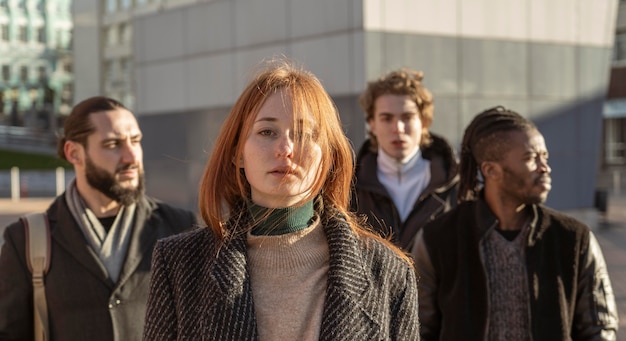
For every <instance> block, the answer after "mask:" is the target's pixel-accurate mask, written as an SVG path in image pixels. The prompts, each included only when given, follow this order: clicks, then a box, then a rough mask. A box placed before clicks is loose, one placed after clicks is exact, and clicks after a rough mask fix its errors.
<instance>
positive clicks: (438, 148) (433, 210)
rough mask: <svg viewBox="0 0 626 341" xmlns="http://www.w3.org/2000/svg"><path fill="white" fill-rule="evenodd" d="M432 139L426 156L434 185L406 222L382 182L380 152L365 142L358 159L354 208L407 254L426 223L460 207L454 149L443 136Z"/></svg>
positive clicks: (424, 152)
mask: <svg viewBox="0 0 626 341" xmlns="http://www.w3.org/2000/svg"><path fill="white" fill-rule="evenodd" d="M431 136H432V139H433V141H432V143H431V144H430V145H429V146H427V147H423V148H422V157H423V158H424V159H426V160H429V161H430V174H431V179H430V183H429V184H428V186H427V187H426V188H425V189H424V191H422V193H421V194H420V195H419V197H418V198H417V201H416V202H415V205H414V206H413V209H412V210H411V213H409V215H408V217H407V219H406V221H404V223H403V222H402V220H401V218H400V214H399V213H398V209H397V208H396V205H395V204H394V202H393V199H392V198H391V196H390V195H389V193H388V192H387V189H386V188H385V186H383V184H381V183H380V181H379V180H378V176H377V174H376V173H377V169H378V161H377V157H378V153H374V152H372V151H371V150H370V148H371V141H370V140H367V141H365V143H364V144H363V146H362V147H361V150H360V151H359V154H358V156H357V169H356V173H355V174H356V181H355V183H356V185H355V191H356V194H355V195H353V202H352V209H353V210H354V211H356V212H357V213H359V214H364V215H366V216H367V221H368V223H370V224H371V225H372V227H373V228H374V229H375V230H376V231H377V232H378V233H379V234H381V235H383V236H386V237H387V236H389V235H391V238H392V241H393V242H394V243H396V244H397V245H398V246H400V247H401V248H403V249H405V250H406V251H410V250H411V247H412V246H413V241H414V239H415V235H416V234H417V232H418V231H419V230H420V229H421V228H422V227H423V226H424V225H425V224H426V223H428V222H429V221H431V220H433V219H435V218H436V217H438V216H440V215H441V214H443V213H445V212H447V211H449V210H450V209H451V208H452V207H454V206H456V195H457V183H458V176H457V161H456V158H455V155H454V150H453V149H452V147H451V146H450V144H449V143H448V142H447V141H446V140H445V139H443V138H442V137H440V136H437V135H435V134H432V133H431Z"/></svg>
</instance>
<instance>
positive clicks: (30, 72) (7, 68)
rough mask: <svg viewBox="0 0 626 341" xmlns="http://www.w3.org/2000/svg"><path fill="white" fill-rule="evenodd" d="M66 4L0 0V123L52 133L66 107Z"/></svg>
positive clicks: (63, 0) (64, 0)
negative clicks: (0, 70) (45, 130)
mask: <svg viewBox="0 0 626 341" xmlns="http://www.w3.org/2000/svg"><path fill="white" fill-rule="evenodd" d="M70 8H71V0H0V67H1V68H2V74H1V75H0V124H3V125H11V126H23V127H28V128H45V129H49V130H50V131H51V132H54V131H56V129H57V127H58V123H59V117H61V116H62V115H66V114H68V113H69V111H70V109H71V106H72V92H73V84H74V83H73V81H74V79H73V78H74V77H73V70H72V54H71V50H72V14H71V11H70Z"/></svg>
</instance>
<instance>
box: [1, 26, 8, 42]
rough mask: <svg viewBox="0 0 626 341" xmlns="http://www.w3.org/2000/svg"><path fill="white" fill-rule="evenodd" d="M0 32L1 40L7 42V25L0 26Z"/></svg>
mask: <svg viewBox="0 0 626 341" xmlns="http://www.w3.org/2000/svg"><path fill="white" fill-rule="evenodd" d="M0 30H2V40H3V41H9V25H7V24H2V25H0Z"/></svg>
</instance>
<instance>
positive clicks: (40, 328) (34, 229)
mask: <svg viewBox="0 0 626 341" xmlns="http://www.w3.org/2000/svg"><path fill="white" fill-rule="evenodd" d="M22 222H23V224H24V228H25V230H26V255H27V257H26V261H27V263H28V268H29V269H30V272H31V273H32V277H33V302H34V309H35V313H34V319H35V321H34V322H35V340H36V341H46V340H48V339H49V333H48V306H47V303H46V291H45V287H44V275H45V274H47V273H48V268H49V267H50V226H49V225H48V217H47V216H46V214H45V213H32V214H27V215H25V216H24V217H22Z"/></svg>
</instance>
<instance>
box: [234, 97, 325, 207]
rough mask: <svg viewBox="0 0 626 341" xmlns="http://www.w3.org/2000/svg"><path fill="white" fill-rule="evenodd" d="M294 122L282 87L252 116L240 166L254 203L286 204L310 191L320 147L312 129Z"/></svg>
mask: <svg viewBox="0 0 626 341" xmlns="http://www.w3.org/2000/svg"><path fill="white" fill-rule="evenodd" d="M304 117H306V115H304ZM296 123H297V122H294V112H293V109H292V106H291V97H290V95H289V93H288V92H287V91H285V90H280V91H277V92H275V93H274V94H272V95H270V96H269V97H268V98H267V100H266V101H265V103H264V104H263V106H262V107H261V109H260V110H259V112H258V114H257V116H256V118H255V119H254V123H253V125H252V128H251V130H250V133H249V134H248V136H247V138H246V141H245V144H244V149H243V165H242V167H243V168H244V172H245V175H246V178H247V180H248V182H249V183H250V189H251V195H252V201H253V202H254V203H255V204H257V205H260V206H263V207H268V208H282V207H289V206H292V205H294V204H296V203H298V202H300V201H301V200H302V199H303V198H305V197H306V196H307V195H309V194H310V191H311V187H312V185H313V183H314V182H315V178H316V176H317V172H318V170H319V168H320V165H321V161H322V151H321V148H320V146H319V144H318V143H317V142H316V140H315V139H316V137H315V135H316V133H315V131H308V128H305V129H304V131H302V128H298V126H299V125H298V124H296ZM294 127H296V128H294Z"/></svg>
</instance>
